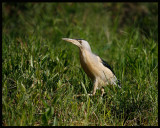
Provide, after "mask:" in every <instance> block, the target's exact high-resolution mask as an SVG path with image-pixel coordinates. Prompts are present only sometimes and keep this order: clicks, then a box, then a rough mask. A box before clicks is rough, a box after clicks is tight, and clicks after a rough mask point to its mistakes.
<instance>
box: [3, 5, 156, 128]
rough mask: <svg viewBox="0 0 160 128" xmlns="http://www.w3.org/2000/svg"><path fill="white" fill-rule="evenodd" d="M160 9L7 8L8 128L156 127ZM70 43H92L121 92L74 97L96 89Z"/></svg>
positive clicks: (5, 84)
mask: <svg viewBox="0 0 160 128" xmlns="http://www.w3.org/2000/svg"><path fill="white" fill-rule="evenodd" d="M126 5H127V6H126ZM157 5H158V4H157V3H136V4H133V3H126V4H125V3H118V4H114V3H90V4H89V3H3V4H2V19H3V20H2V125H3V126H28V125H29V126H31V125H34V126H40V125H43V126H57V125H58V126H60V125H63V126H69V125H71V126H75V125H82V126H83V125H87V126H93V125H100V126H108V125H110V126H132V125H133V126H151V125H153V126H157V125H158V20H157V17H158V13H157V10H158V9H157V8H158V7H157ZM128 6H130V7H132V10H133V11H131V13H129V14H128V13H127V12H126V11H124V10H127V9H128V8H127V7H128ZM116 9H117V10H118V11H115V10H116ZM137 9H139V13H137V11H136V10H137ZM125 18H127V20H126V21H125V22H123V21H124V20H123V19H125ZM132 18H134V19H132ZM133 21H134V22H133ZM63 37H67V38H69V37H70V38H82V39H85V40H87V41H88V42H89V43H90V45H91V48H92V51H93V52H94V53H96V54H98V55H99V56H100V57H102V58H103V59H104V60H106V61H107V62H108V63H109V64H110V65H112V66H113V69H114V72H115V74H116V76H117V78H118V79H120V81H121V84H122V88H121V89H119V88H117V87H114V86H106V87H105V88H104V89H105V92H106V94H105V95H104V97H103V98H102V97H101V96H100V91H99V90H97V93H96V95H95V96H93V97H88V96H86V97H74V95H77V94H83V93H86V92H87V93H90V92H91V91H92V89H93V86H92V85H93V84H92V82H91V80H90V79H89V78H88V77H87V75H86V74H85V73H84V71H83V69H82V68H81V66H80V63H79V56H78V55H79V53H78V48H77V47H75V46H73V45H72V44H70V43H66V42H64V41H63V40H61V38H63Z"/></svg>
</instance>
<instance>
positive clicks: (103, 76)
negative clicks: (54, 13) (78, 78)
mask: <svg viewBox="0 0 160 128" xmlns="http://www.w3.org/2000/svg"><path fill="white" fill-rule="evenodd" d="M62 40H64V41H67V42H70V43H72V44H74V45H76V46H77V47H78V48H79V56H80V64H81V67H82V68H83V70H84V71H85V73H86V74H87V76H88V77H89V78H90V79H91V81H92V82H93V91H92V93H91V94H89V95H90V96H94V95H95V94H96V90H97V89H101V96H103V94H104V93H105V92H104V88H103V87H104V86H106V85H117V86H118V87H119V88H121V85H120V81H119V80H118V79H117V77H116V75H115V73H114V71H113V69H112V68H111V66H110V65H109V64H108V63H107V62H106V61H104V60H103V59H102V58H100V57H99V56H98V55H96V54H94V53H92V50H91V47H90V45H89V43H88V42H87V41H86V40H83V39H71V38H62Z"/></svg>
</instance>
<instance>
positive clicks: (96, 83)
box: [92, 80, 98, 96]
mask: <svg viewBox="0 0 160 128" xmlns="http://www.w3.org/2000/svg"><path fill="white" fill-rule="evenodd" d="M97 87H98V80H95V81H94V88H93V93H92V95H93V96H94V95H95V94H96V90H97Z"/></svg>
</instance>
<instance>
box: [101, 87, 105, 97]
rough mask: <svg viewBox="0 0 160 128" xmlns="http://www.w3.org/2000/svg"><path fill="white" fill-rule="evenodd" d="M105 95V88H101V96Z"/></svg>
mask: <svg viewBox="0 0 160 128" xmlns="http://www.w3.org/2000/svg"><path fill="white" fill-rule="evenodd" d="M104 93H105V92H104V88H101V96H103V94H104Z"/></svg>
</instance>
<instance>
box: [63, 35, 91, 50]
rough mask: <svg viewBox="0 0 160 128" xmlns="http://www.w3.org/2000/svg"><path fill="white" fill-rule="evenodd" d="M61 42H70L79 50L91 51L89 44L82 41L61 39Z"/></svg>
mask: <svg viewBox="0 0 160 128" xmlns="http://www.w3.org/2000/svg"><path fill="white" fill-rule="evenodd" d="M62 40H65V41H67V42H71V43H72V44H74V45H76V46H78V47H79V48H80V49H85V50H88V51H91V47H90V45H89V43H88V42H87V41H85V40H82V39H70V38H62Z"/></svg>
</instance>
